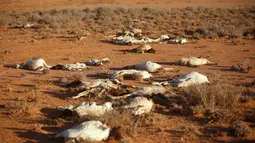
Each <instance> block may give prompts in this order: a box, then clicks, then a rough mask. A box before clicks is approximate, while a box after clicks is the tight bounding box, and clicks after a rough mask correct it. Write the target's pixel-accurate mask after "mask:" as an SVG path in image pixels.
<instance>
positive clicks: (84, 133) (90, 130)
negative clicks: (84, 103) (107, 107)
mask: <svg viewBox="0 0 255 143" xmlns="http://www.w3.org/2000/svg"><path fill="white" fill-rule="evenodd" d="M109 134H110V128H108V127H107V126H106V125H105V124H103V123H101V122H100V121H87V122H83V123H81V124H79V125H77V126H74V127H72V128H70V129H67V130H65V131H63V132H61V133H59V134H57V135H56V136H55V138H59V137H63V138H65V139H68V138H73V139H75V138H82V139H83V140H86V141H102V140H106V139H107V138H108V137H109Z"/></svg>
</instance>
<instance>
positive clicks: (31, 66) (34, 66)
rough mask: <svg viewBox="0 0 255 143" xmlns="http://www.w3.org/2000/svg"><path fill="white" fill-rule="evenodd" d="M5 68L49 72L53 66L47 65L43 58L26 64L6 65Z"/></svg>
mask: <svg viewBox="0 0 255 143" xmlns="http://www.w3.org/2000/svg"><path fill="white" fill-rule="evenodd" d="M4 66H5V67H12V68H21V69H27V70H33V71H36V70H39V71H42V70H47V69H50V68H51V66H49V65H48V64H46V62H45V61H44V60H43V59H42V58H38V59H31V60H28V61H27V62H26V63H23V64H5V65H4Z"/></svg>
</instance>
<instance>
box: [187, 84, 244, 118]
mask: <svg viewBox="0 0 255 143" xmlns="http://www.w3.org/2000/svg"><path fill="white" fill-rule="evenodd" d="M183 92H184V95H185V100H186V104H187V105H186V106H187V108H190V109H191V110H193V112H194V111H195V112H201V113H203V114H204V117H205V118H206V119H209V121H223V120H227V121H232V120H237V119H238V111H237V110H236V109H237V107H238V105H239V101H240V95H241V90H240V89H239V88H238V87H235V86H233V85H229V84H222V83H214V84H211V85H194V86H189V87H187V88H184V89H183Z"/></svg>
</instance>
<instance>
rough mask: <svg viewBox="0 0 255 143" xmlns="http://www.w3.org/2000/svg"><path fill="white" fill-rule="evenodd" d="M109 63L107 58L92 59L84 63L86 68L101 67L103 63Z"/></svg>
mask: <svg viewBox="0 0 255 143" xmlns="http://www.w3.org/2000/svg"><path fill="white" fill-rule="evenodd" d="M109 62H110V59H109V58H103V59H101V60H98V59H92V60H89V61H87V62H85V64H86V65H88V66H101V65H103V64H105V63H109Z"/></svg>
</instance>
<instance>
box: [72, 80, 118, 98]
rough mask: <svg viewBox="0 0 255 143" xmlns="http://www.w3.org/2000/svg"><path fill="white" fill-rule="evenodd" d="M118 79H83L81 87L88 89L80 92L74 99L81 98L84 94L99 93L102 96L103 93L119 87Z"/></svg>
mask: <svg viewBox="0 0 255 143" xmlns="http://www.w3.org/2000/svg"><path fill="white" fill-rule="evenodd" d="M118 83H119V81H118V80H116V79H115V80H110V79H98V80H93V81H82V83H81V84H80V85H79V87H78V88H79V89H86V90H85V91H83V92H81V93H79V94H78V95H77V96H73V99H77V98H80V97H82V96H88V95H91V94H92V95H97V96H99V97H101V95H102V94H104V93H106V92H108V91H110V90H111V89H117V88H118Z"/></svg>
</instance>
